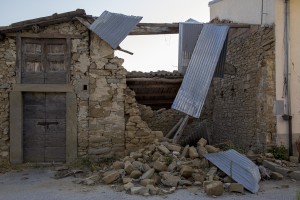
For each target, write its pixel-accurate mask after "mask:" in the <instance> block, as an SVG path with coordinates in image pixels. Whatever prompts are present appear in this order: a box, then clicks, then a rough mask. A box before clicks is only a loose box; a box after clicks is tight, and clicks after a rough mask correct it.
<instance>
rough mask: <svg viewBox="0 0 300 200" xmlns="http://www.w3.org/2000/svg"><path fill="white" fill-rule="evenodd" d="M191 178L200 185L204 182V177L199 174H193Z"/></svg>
mask: <svg viewBox="0 0 300 200" xmlns="http://www.w3.org/2000/svg"><path fill="white" fill-rule="evenodd" d="M192 177H193V179H194V181H198V182H201V183H203V182H204V180H205V177H204V175H203V174H199V173H193V174H192Z"/></svg>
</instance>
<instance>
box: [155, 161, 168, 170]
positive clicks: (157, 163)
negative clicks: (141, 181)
mask: <svg viewBox="0 0 300 200" xmlns="http://www.w3.org/2000/svg"><path fill="white" fill-rule="evenodd" d="M153 168H154V169H155V170H156V171H158V172H162V171H167V169H168V168H167V166H166V165H165V164H164V163H163V162H160V161H158V160H156V161H155V162H154V163H153Z"/></svg>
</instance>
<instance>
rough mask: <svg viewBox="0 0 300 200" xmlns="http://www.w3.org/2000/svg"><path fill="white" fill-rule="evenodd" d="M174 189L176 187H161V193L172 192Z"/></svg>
mask: <svg viewBox="0 0 300 200" xmlns="http://www.w3.org/2000/svg"><path fill="white" fill-rule="evenodd" d="M175 190H176V187H171V188H170V189H161V192H162V195H164V194H172V193H173V192H174V191H175Z"/></svg>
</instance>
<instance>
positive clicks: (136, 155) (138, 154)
mask: <svg viewBox="0 0 300 200" xmlns="http://www.w3.org/2000/svg"><path fill="white" fill-rule="evenodd" d="M130 157H131V158H133V159H135V160H136V159H138V158H142V157H143V154H142V153H140V152H131V153H130Z"/></svg>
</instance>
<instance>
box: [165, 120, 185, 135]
mask: <svg viewBox="0 0 300 200" xmlns="http://www.w3.org/2000/svg"><path fill="white" fill-rule="evenodd" d="M182 122H183V118H180V120H179V121H178V122H177V123H176V124H175V126H173V128H172V129H171V130H170V131H169V132H168V134H167V135H166V136H165V137H166V138H173V135H174V133H175V131H176V130H177V129H178V128H179V126H180V125H181V124H182Z"/></svg>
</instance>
